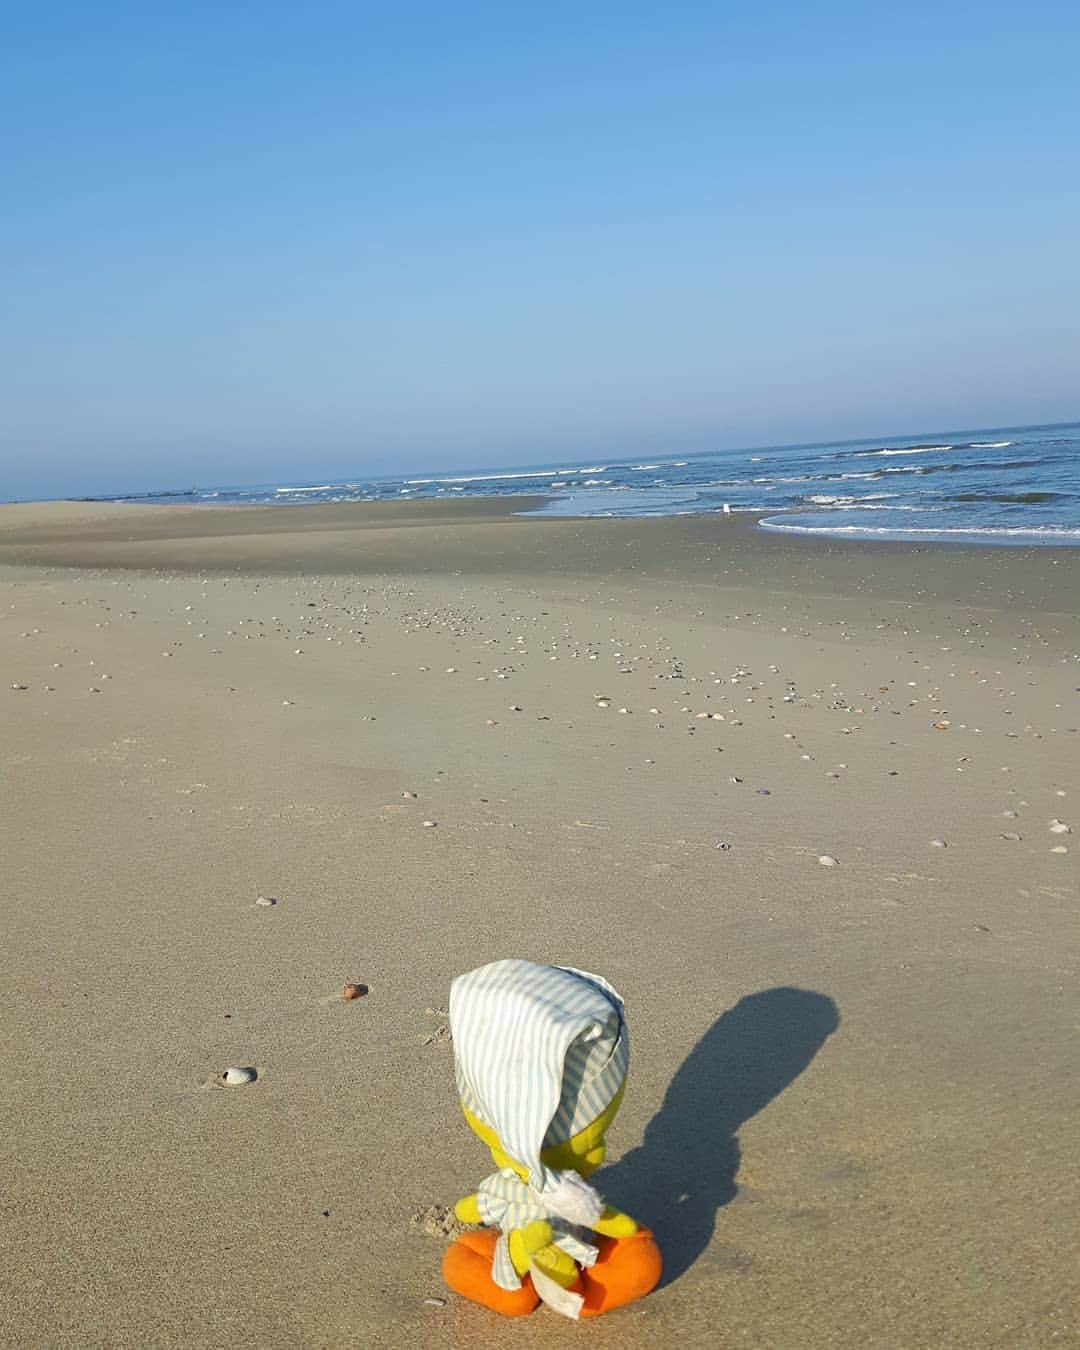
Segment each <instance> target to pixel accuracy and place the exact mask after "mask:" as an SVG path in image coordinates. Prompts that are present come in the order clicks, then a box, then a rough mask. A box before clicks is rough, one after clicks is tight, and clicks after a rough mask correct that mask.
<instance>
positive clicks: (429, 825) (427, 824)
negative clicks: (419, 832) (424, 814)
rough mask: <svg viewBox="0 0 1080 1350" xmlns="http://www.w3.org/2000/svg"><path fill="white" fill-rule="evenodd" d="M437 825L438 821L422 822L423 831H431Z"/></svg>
mask: <svg viewBox="0 0 1080 1350" xmlns="http://www.w3.org/2000/svg"><path fill="white" fill-rule="evenodd" d="M437 824H438V821H436V820H425V821H424V829H425V830H433V829H434V828H435V826H436V825H437Z"/></svg>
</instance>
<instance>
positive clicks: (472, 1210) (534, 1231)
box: [454, 1084, 638, 1289]
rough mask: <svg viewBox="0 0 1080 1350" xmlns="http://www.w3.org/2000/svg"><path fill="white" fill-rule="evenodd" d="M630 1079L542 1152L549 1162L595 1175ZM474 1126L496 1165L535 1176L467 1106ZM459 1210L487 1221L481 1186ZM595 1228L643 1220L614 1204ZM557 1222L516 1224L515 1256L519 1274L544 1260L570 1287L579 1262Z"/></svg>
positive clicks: (620, 1228) (607, 1231) (621, 1233)
mask: <svg viewBox="0 0 1080 1350" xmlns="http://www.w3.org/2000/svg"><path fill="white" fill-rule="evenodd" d="M624 1091H625V1084H624V1085H623V1087H621V1088H620V1089H619V1091H618V1092H617V1093H616V1094H615V1096H614V1097H613V1098H612V1100H611V1101H610V1102H609V1103H608V1105H607V1106H606V1107H605V1108H604V1110H603V1111H602V1112H601V1113H600V1115H599V1116H598V1117H597V1118H596V1119H595V1120H594V1121H593V1122H592V1123H591V1124H590V1125H587V1126H586V1127H585V1129H583V1130H581V1131H580V1132H579V1133H578V1134H575V1135H574V1136H573V1138H571V1139H567V1140H566V1142H565V1143H562V1144H555V1145H552V1146H551V1147H550V1148H546V1149H544V1150H543V1152H542V1153H541V1154H540V1160H541V1162H542V1163H543V1164H544V1166H545V1167H550V1168H552V1169H553V1170H557V1171H574V1172H577V1173H579V1174H580V1175H581V1176H583V1177H588V1176H591V1175H592V1173H593V1172H595V1171H596V1169H597V1168H598V1167H599V1166H600V1165H601V1164H602V1163H603V1161H604V1157H605V1154H606V1151H607V1144H606V1139H605V1136H606V1135H607V1131H608V1129H609V1127H610V1125H611V1122H612V1121H613V1120H614V1119H615V1115H616V1113H617V1112H618V1109H619V1107H620V1105H621V1104H622V1099H623V1093H624ZM462 1110H463V1111H464V1113H465V1119H466V1121H468V1124H469V1128H470V1129H471V1130H472V1131H473V1133H474V1134H476V1135H477V1136H478V1137H479V1138H480V1139H481V1140H483V1142H484V1143H485V1144H486V1145H487V1146H488V1149H489V1150H490V1151H491V1156H492V1158H493V1159H494V1161H495V1165H496V1166H497V1167H499V1168H504V1167H510V1168H512V1169H513V1170H514V1171H515V1172H516V1173H517V1174H518V1176H519V1177H520V1178H521V1179H522V1181H525V1182H527V1181H528V1180H529V1174H528V1172H527V1170H526V1169H525V1168H524V1167H522V1166H521V1164H520V1163H518V1162H517V1161H516V1160H515V1159H513V1158H511V1157H510V1156H509V1154H507V1153H506V1151H505V1150H504V1148H503V1146H502V1143H501V1141H500V1140H499V1136H498V1135H497V1134H496V1133H495V1131H494V1130H493V1129H491V1127H490V1126H488V1125H485V1124H484V1122H483V1121H482V1120H478V1119H477V1117H476V1116H474V1115H473V1114H472V1112H471V1111H469V1110H468V1108H467V1107H464V1106H463V1107H462ZM454 1213H455V1214H456V1215H457V1217H458V1218H459V1219H460V1220H461V1222H462V1223H482V1222H483V1220H482V1219H481V1216H480V1206H479V1202H478V1200H477V1196H476V1192H475V1191H474V1192H473V1193H472V1194H471V1195H467V1196H465V1198H464V1199H463V1200H459V1201H458V1202H457V1204H456V1205H455V1206H454ZM593 1230H594V1231H595V1232H597V1233H600V1234H602V1235H603V1236H604V1237H610V1238H623V1237H630V1236H631V1234H633V1233H636V1232H637V1231H638V1225H637V1224H636V1223H635V1221H634V1220H633V1219H632V1218H631V1217H630V1216H629V1214H623V1213H622V1212H621V1211H620V1210H617V1209H613V1208H612V1207H611V1206H610V1205H609V1206H608V1207H607V1208H606V1209H605V1210H604V1212H603V1214H602V1215H601V1217H600V1218H599V1219H598V1220H597V1221H596V1223H595V1224H594V1225H593ZM551 1238H552V1230H551V1225H550V1224H548V1223H543V1222H537V1223H530V1224H528V1225H527V1226H526V1227H525V1228H517V1229H514V1231H513V1232H511V1233H510V1234H508V1237H507V1241H508V1246H509V1249H510V1259H511V1261H512V1262H513V1264H514V1269H515V1270H516V1271H517V1273H518V1274H519V1275H525V1274H526V1273H527V1272H528V1270H529V1269H530V1267H531V1266H533V1265H536V1266H539V1267H540V1269H541V1270H542V1271H543V1272H544V1273H545V1274H546V1275H548V1276H550V1278H551V1279H553V1280H555V1281H556V1282H557V1283H558V1284H561V1285H562V1286H563V1287H564V1288H566V1289H569V1288H570V1287H571V1285H573V1284H574V1283H575V1281H576V1280H577V1278H578V1273H579V1272H578V1268H577V1265H576V1264H575V1263H574V1261H573V1259H572V1258H571V1257H570V1256H568V1255H567V1254H566V1252H564V1251H560V1249H559V1248H558V1247H556V1246H555V1245H554V1244H553V1243H552V1241H551Z"/></svg>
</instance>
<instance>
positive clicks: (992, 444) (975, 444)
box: [971, 441, 1016, 450]
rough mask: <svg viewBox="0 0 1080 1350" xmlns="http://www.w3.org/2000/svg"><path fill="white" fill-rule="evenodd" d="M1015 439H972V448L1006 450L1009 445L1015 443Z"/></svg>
mask: <svg viewBox="0 0 1080 1350" xmlns="http://www.w3.org/2000/svg"><path fill="white" fill-rule="evenodd" d="M1015 444H1016V442H1015V441H972V442H971V448H972V450H1004V448H1005V447H1006V446H1007V445H1015Z"/></svg>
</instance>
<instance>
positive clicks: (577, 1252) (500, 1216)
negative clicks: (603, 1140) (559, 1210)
mask: <svg viewBox="0 0 1080 1350" xmlns="http://www.w3.org/2000/svg"><path fill="white" fill-rule="evenodd" d="M476 1199H477V1203H478V1205H479V1208H480V1217H481V1218H482V1219H483V1221H484V1222H485V1223H486V1224H487V1225H488V1226H489V1227H491V1228H498V1229H499V1230H500V1232H499V1240H498V1242H497V1243H496V1244H495V1258H494V1261H493V1262H492V1266H491V1278H492V1279H493V1280H494V1281H495V1283H496V1284H497V1285H498V1286H499V1288H500V1289H520V1288H521V1278H520V1276H519V1275H518V1273H517V1271H516V1270H515V1269H514V1263H513V1261H512V1260H511V1259H510V1244H509V1241H508V1237H509V1234H510V1233H512V1232H513V1231H514V1229H515V1228H524V1227H525V1226H526V1224H530V1223H534V1222H536V1220H538V1219H541V1220H544V1221H545V1222H547V1223H550V1224H551V1242H552V1245H553V1246H555V1247H558V1248H559V1249H560V1251H564V1252H565V1253H566V1254H567V1256H569V1257H570V1259H571V1260H572V1261H576V1262H577V1263H578V1265H579V1266H591V1265H593V1264H594V1263H595V1261H596V1258H597V1256H599V1254H600V1253H599V1249H598V1248H596V1247H594V1246H593V1245H592V1244H591V1243H590V1242H588V1241H586V1234H587V1232H588V1230H587V1229H584V1228H578V1227H577V1226H576V1225H574V1224H568V1223H562V1222H560V1221H559V1219H558V1216H556V1215H553V1214H552V1213H551V1212H550V1211H549V1210H548V1209H547V1208H546V1207H545V1206H544V1205H543V1203H542V1202H541V1201H539V1200H538V1199H537V1197H536V1195H535V1194H534V1192H533V1191H532V1190H531V1189H530V1188H529V1187H528V1186H526V1184H525V1183H524V1182H523V1181H522V1180H521V1178H520V1177H519V1176H518V1174H517V1173H516V1172H515V1171H514V1170H513V1168H511V1167H504V1168H503V1170H502V1171H501V1172H496V1173H495V1174H494V1175H493V1176H490V1177H486V1178H485V1179H484V1180H483V1181H482V1182H481V1183H480V1185H479V1187H478V1188H477V1192H476Z"/></svg>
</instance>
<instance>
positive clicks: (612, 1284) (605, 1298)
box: [575, 1228, 662, 1317]
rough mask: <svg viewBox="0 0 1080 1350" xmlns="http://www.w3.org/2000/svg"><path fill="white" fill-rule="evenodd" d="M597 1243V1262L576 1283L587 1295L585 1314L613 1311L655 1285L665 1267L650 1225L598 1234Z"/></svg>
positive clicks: (577, 1287) (580, 1291) (644, 1293)
mask: <svg viewBox="0 0 1080 1350" xmlns="http://www.w3.org/2000/svg"><path fill="white" fill-rule="evenodd" d="M596 1245H597V1246H598V1247H599V1248H600V1255H599V1256H598V1257H597V1258H596V1264H595V1265H592V1266H589V1268H588V1269H587V1270H583V1271H582V1272H581V1279H580V1280H579V1281H578V1283H577V1285H576V1286H575V1288H576V1291H577V1292H578V1293H579V1294H581V1295H582V1296H583V1297H584V1299H585V1302H584V1304H583V1306H582V1309H581V1316H582V1317H598V1316H599V1315H600V1314H601V1313H606V1312H611V1310H612V1309H613V1308H621V1307H622V1306H623V1305H624V1304H626V1303H633V1302H634V1300H635V1299H638V1298H644V1296H645V1295H646V1294H647V1293H649V1292H650V1291H651V1290H653V1289H655V1288H656V1285H657V1283H658V1282H659V1280H660V1273H661V1270H662V1263H661V1260H660V1248H659V1247H658V1246H657V1245H656V1239H655V1238H654V1237H653V1235H652V1233H650V1232H649V1230H648V1229H647V1228H639V1229H638V1231H637V1232H636V1233H633V1234H631V1236H630V1237H624V1238H605V1237H602V1238H598V1239H597V1241H596Z"/></svg>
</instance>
